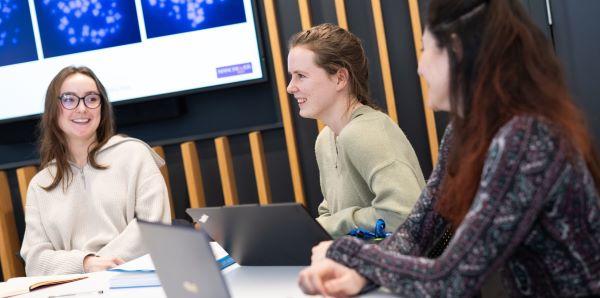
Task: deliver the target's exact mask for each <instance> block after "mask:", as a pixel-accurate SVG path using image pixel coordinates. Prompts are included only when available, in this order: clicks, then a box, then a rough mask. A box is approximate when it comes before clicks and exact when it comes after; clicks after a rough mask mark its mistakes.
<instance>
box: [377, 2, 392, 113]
mask: <svg viewBox="0 0 600 298" xmlns="http://www.w3.org/2000/svg"><path fill="white" fill-rule="evenodd" d="M371 7H372V9H373V19H374V22H375V34H376V36H377V46H378V49H379V63H380V64H381V74H382V77H383V89H384V91H385V103H386V105H387V113H388V115H389V116H390V118H392V120H394V122H396V123H398V112H397V110H396V98H395V96H394V85H393V83H392V70H391V69H390V57H389V56H388V47H387V40H386V38H385V27H384V25H383V12H382V11H381V0H371Z"/></svg>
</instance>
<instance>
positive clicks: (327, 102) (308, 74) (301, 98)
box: [287, 46, 344, 120]
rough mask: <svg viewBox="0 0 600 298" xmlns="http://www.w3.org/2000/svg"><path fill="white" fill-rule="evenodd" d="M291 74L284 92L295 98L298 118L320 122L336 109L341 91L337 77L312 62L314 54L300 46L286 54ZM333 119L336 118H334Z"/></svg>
mask: <svg viewBox="0 0 600 298" xmlns="http://www.w3.org/2000/svg"><path fill="white" fill-rule="evenodd" d="M288 71H289V73H290V75H291V79H290V83H289V84H288V86H287V92H288V93H289V94H292V95H294V98H296V101H297V102H298V106H299V107H300V116H302V117H304V118H313V119H319V120H323V119H325V118H330V117H332V116H333V115H330V114H332V113H335V112H336V111H337V110H338V109H335V108H334V107H335V106H337V105H339V104H340V101H339V100H338V97H339V94H340V91H341V88H344V86H341V85H340V84H339V81H338V79H337V76H336V75H335V74H333V75H330V74H328V73H327V72H326V71H325V69H323V68H321V67H319V66H318V65H317V64H316V63H315V53H314V52H313V51H311V50H309V49H306V48H304V47H302V46H296V47H293V48H292V49H291V50H290V53H289V55H288ZM333 117H335V116H333Z"/></svg>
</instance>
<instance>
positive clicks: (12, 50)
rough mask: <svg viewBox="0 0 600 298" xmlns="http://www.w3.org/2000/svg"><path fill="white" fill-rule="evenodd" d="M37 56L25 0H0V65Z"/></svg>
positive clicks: (33, 58) (32, 58)
mask: <svg viewBox="0 0 600 298" xmlns="http://www.w3.org/2000/svg"><path fill="white" fill-rule="evenodd" d="M37 58H38V57H37V51H36V49H35V39H34V37H33V25H32V24H31V16H30V15H29V4H28V2H27V0H18V1H17V0H0V66H4V65H10V64H16V63H21V62H27V61H33V60H37Z"/></svg>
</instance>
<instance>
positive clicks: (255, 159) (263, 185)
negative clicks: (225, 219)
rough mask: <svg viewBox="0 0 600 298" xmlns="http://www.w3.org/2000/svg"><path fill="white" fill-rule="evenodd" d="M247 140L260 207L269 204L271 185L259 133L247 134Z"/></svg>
mask: <svg viewBox="0 0 600 298" xmlns="http://www.w3.org/2000/svg"><path fill="white" fill-rule="evenodd" d="M248 138H249V139H250V151H251V152H252V164H253V165H254V176H255V177H256V188H257V190H258V202H259V203H260V204H261V205H266V204H271V185H270V184H269V174H268V171H267V162H266V160H265V150H264V149H263V141H262V136H261V134H260V131H253V132H251V133H249V134H248Z"/></svg>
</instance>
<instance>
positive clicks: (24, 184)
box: [17, 166, 37, 210]
mask: <svg viewBox="0 0 600 298" xmlns="http://www.w3.org/2000/svg"><path fill="white" fill-rule="evenodd" d="M36 173H37V167H35V166H27V167H22V168H18V169H17V181H18V183H19V194H21V204H23V210H25V203H26V202H27V188H28V187H29V182H31V178H33V176H35V174H36Z"/></svg>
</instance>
